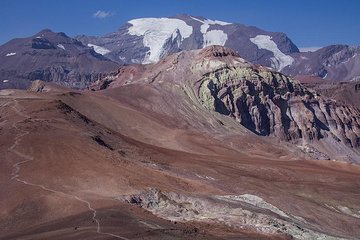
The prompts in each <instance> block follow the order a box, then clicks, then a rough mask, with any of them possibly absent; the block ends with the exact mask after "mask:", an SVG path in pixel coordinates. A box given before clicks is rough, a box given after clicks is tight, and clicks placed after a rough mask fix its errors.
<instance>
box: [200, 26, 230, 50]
mask: <svg viewBox="0 0 360 240" xmlns="http://www.w3.org/2000/svg"><path fill="white" fill-rule="evenodd" d="M203 38H204V45H203V48H205V47H208V46H211V45H220V46H224V45H225V43H226V40H227V39H228V36H227V34H226V33H224V32H223V31H222V30H211V31H209V32H207V33H205V34H203Z"/></svg>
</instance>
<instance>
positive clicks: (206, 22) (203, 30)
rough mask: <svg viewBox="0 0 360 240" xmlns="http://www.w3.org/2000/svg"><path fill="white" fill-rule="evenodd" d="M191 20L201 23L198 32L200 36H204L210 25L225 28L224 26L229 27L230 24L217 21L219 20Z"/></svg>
mask: <svg viewBox="0 0 360 240" xmlns="http://www.w3.org/2000/svg"><path fill="white" fill-rule="evenodd" d="M191 18H192V19H194V20H196V21H198V22H201V23H203V24H202V25H201V27H200V32H201V33H202V34H205V33H206V32H207V30H208V28H209V27H210V25H221V26H225V25H230V24H232V23H228V22H223V21H219V20H211V19H205V20H200V19H198V18H194V17H191Z"/></svg>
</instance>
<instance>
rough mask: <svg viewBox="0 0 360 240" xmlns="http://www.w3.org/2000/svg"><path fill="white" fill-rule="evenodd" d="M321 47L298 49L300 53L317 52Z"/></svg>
mask: <svg viewBox="0 0 360 240" xmlns="http://www.w3.org/2000/svg"><path fill="white" fill-rule="evenodd" d="M320 48H322V47H302V48H299V50H300V52H315V51H317V50H319V49H320Z"/></svg>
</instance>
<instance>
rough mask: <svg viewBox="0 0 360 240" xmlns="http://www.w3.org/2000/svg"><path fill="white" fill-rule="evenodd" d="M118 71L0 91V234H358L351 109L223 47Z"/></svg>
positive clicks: (358, 172)
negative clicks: (71, 82)
mask: <svg viewBox="0 0 360 240" xmlns="http://www.w3.org/2000/svg"><path fill="white" fill-rule="evenodd" d="M119 73H120V74H114V75H113V76H108V77H107V78H106V79H104V81H102V82H98V83H97V85H96V86H94V87H93V89H94V90H95V89H100V88H105V89H104V90H101V91H82V92H80V91H72V90H69V89H66V88H62V87H57V86H55V85H49V84H45V83H41V82H34V84H33V86H32V88H31V89H30V90H29V91H21V90H2V91H0V106H1V107H0V136H1V137H0V143H1V144H0V152H1V156H2V157H1V161H0V164H1V166H0V171H1V174H0V210H1V214H0V229H2V231H1V233H0V239H291V238H295V239H339V238H344V239H356V238H357V237H358V236H359V235H360V207H359V206H360V198H359V193H360V190H359V189H360V177H359V176H360V167H359V166H358V165H357V163H358V160H357V157H358V153H357V151H358V149H357V136H358V130H357V129H358V128H357V127H358V124H357V122H358V121H359V117H358V110H357V109H356V108H355V107H348V106H346V105H339V104H338V103H333V102H332V101H331V100H329V99H325V98H321V99H319V98H318V96H317V95H316V93H315V92H311V91H310V90H307V89H306V88H304V87H303V86H302V85H301V84H299V83H298V82H297V81H294V80H292V79H290V78H287V77H286V76H283V75H281V74H279V73H275V72H271V71H269V70H267V69H266V68H263V67H260V66H253V65H251V64H249V63H247V62H245V61H244V60H242V59H241V58H239V57H238V56H237V55H236V54H234V53H233V52H232V51H231V50H229V49H224V48H220V49H219V48H217V47H211V48H206V49H205V50H196V51H190V52H182V53H179V54H175V55H172V56H170V57H168V58H166V59H165V60H164V61H161V62H160V63H158V64H155V65H147V66H128V67H125V68H122V69H120V70H119ZM236 74H238V75H236ZM246 74H250V75H246ZM189 76H193V77H191V78H189ZM241 76H244V78H241ZM255 76H258V77H257V78H256V77H255ZM184 79H185V80H186V81H185V80H184ZM216 79H217V80H216ZM183 80H184V81H183ZM211 81H212V83H211ZM204 82H205V83H206V84H204ZM259 82H260V83H259ZM230 83H232V84H230ZM255 83H257V85H255ZM226 86H227V87H228V88H227V87H226ZM246 87H247V88H246ZM223 89H227V90H223ZM238 89H241V91H240V90H238ZM212 90H214V92H211V91H212ZM285 90H286V91H285ZM225 93H227V94H225ZM230 93H231V94H230ZM266 93H267V94H266ZM231 96H233V97H234V98H232V97H231ZM259 96H261V97H262V98H263V99H262V101H260V102H257V100H256V99H258V98H259ZM242 99H248V100H247V101H242ZM234 103H235V104H234ZM245 103H246V104H245ZM286 104H287V106H289V107H288V108H287V109H286V108H285V111H284V109H283V106H284V105H286ZM322 104H324V106H329V107H328V109H329V111H330V114H328V115H325V113H324V112H323V113H324V116H323V118H321V117H320V115H319V114H320V112H322V111H321V110H322V106H323V105H322ZM326 104H327V105H326ZM316 105H317V106H319V108H318V109H317V108H316V107H315V106H316ZM309 106H311V107H312V109H314V111H313V112H312V111H311V110H309V112H307V113H306V114H305V115H302V114H300V113H299V114H298V116H299V117H294V114H292V115H291V116H292V119H291V118H290V120H287V119H286V118H285V117H286V116H288V117H289V115H287V114H288V113H289V111H290V112H292V113H293V112H295V110H297V111H299V112H302V111H305V110H306V109H310V108H309ZM263 108H264V109H265V110H266V111H267V112H266V113H273V118H271V117H269V121H266V119H265V118H263V116H264V115H262V114H264V111H265V110H264V109H263ZM249 109H250V110H249ZM256 109H258V110H256ZM289 109H290V110H289ZM256 111H259V113H260V114H257V113H256ZM331 111H333V112H331ZM325 112H326V111H325ZM341 112H342V113H343V115H340V113H341ZM334 113H336V114H337V115H336V116H337V118H334ZM284 114H285V115H284ZM266 115H267V114H266ZM254 116H255V117H254ZM256 116H258V117H257V118H256ZM269 116H270V115H269ZM270 119H272V120H270ZM316 119H317V120H316ZM311 120H312V121H311ZM325 120H326V121H325ZM319 121H320V122H321V123H322V124H321V123H320V122H319ZM310 123H311V124H313V125H311V127H309V125H308V124H310ZM344 123H346V124H344ZM300 133H301V134H300ZM320 136H321V137H320ZM336 138H338V139H336ZM332 139H336V140H334V141H333V140H332ZM332 148H338V151H337V152H336V153H337V155H333V156H331V157H330V158H331V159H332V161H331V160H316V159H321V158H322V159H326V156H329V155H330V154H331V153H334V151H333V152H331V151H332V150H333V149H332ZM309 149H310V150H309ZM346 151H347V153H348V157H347V158H346V157H344V152H346Z"/></svg>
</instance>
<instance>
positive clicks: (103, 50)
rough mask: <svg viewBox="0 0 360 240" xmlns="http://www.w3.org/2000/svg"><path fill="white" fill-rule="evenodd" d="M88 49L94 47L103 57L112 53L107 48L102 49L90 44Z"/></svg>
mask: <svg viewBox="0 0 360 240" xmlns="http://www.w3.org/2000/svg"><path fill="white" fill-rule="evenodd" d="M88 47H92V48H93V49H94V51H95V52H96V53H98V54H101V55H105V54H108V53H109V52H111V51H110V50H109V49H107V48H104V47H100V46H97V45H95V44H91V43H88Z"/></svg>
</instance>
